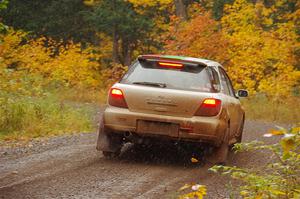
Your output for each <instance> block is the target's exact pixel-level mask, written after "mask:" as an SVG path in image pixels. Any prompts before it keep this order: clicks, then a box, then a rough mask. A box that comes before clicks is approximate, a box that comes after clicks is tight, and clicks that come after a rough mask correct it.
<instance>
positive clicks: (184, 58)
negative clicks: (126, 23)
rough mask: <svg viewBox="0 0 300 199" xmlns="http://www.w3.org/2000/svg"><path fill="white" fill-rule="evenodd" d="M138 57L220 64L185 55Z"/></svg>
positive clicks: (212, 64) (141, 56)
mask: <svg viewBox="0 0 300 199" xmlns="http://www.w3.org/2000/svg"><path fill="white" fill-rule="evenodd" d="M139 58H153V59H155V58H156V59H172V60H180V61H189V62H197V63H201V64H205V65H207V66H221V67H222V65H221V64H219V63H218V62H215V61H212V60H208V59H202V58H195V57H186V56H175V55H154V54H148V55H140V56H139Z"/></svg>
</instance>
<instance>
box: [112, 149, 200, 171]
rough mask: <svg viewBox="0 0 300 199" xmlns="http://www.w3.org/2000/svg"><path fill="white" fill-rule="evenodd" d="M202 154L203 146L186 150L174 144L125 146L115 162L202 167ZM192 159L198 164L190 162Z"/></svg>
mask: <svg viewBox="0 0 300 199" xmlns="http://www.w3.org/2000/svg"><path fill="white" fill-rule="evenodd" d="M204 153H205V147H204V146H200V147H197V148H187V147H184V146H180V145H174V144H160V145H158V144H156V145H146V146H140V145H134V144H126V145H125V146H124V147H123V149H122V153H121V154H120V156H119V157H118V158H117V159H116V161H122V162H130V163H142V164H150V165H167V166H179V167H201V166H203V165H204ZM192 158H193V159H194V160H197V161H198V162H192Z"/></svg>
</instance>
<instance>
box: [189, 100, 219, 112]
mask: <svg viewBox="0 0 300 199" xmlns="http://www.w3.org/2000/svg"><path fill="white" fill-rule="evenodd" d="M220 110H221V100H219V99H214V98H207V99H205V100H204V101H203V102H202V104H201V106H200V108H199V109H198V111H197V112H196V114H195V115H196V116H216V115H218V113H219V112H220Z"/></svg>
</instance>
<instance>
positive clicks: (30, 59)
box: [0, 29, 101, 92]
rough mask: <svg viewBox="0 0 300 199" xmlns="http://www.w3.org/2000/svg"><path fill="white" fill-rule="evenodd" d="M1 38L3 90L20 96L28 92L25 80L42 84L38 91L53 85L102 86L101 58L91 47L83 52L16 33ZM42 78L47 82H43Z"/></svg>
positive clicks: (78, 46)
mask: <svg viewBox="0 0 300 199" xmlns="http://www.w3.org/2000/svg"><path fill="white" fill-rule="evenodd" d="M0 36H1V38H0V39H1V40H2V41H3V43H2V44H1V52H0V59H1V60H3V62H1V63H0V78H1V81H3V83H2V82H1V85H0V89H5V90H6V91H14V92H16V91H17V90H18V89H22V88H25V87H24V86H25V85H24V84H25V83H24V81H23V79H29V78H30V79H31V80H30V81H31V84H34V82H36V81H37V80H38V81H39V83H37V85H35V86H38V87H41V86H43V85H47V84H48V83H50V82H55V84H57V83H59V84H64V85H65V86H83V87H92V88H96V87H98V86H101V75H100V73H99V72H98V71H99V70H100V64H99V61H98V59H99V58H98V56H97V55H95V54H94V53H93V50H94V49H92V48H90V47H87V48H85V49H83V48H82V47H81V45H80V44H75V43H73V42H69V43H68V44H66V45H62V44H61V43H60V42H55V41H53V40H51V39H46V38H44V37H41V38H37V39H35V40H29V39H27V38H26V33H24V32H22V31H14V30H12V29H11V30H9V32H8V33H7V34H5V35H0ZM45 44H47V47H45V46H46V45H45ZM99 57H100V56H99ZM28 75H29V77H27V76H28ZM39 77H43V79H42V80H39V79H38V78H39ZM28 83H30V82H28ZM38 84H39V85H38ZM24 91H26V89H24Z"/></svg>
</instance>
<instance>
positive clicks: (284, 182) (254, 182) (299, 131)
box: [210, 127, 300, 199]
mask: <svg viewBox="0 0 300 199" xmlns="http://www.w3.org/2000/svg"><path fill="white" fill-rule="evenodd" d="M264 136H265V137H271V136H281V139H280V141H279V142H278V143H276V144H271V145H266V144H264V143H261V142H257V141H253V142H250V143H245V144H244V143H241V144H236V145H235V146H234V149H235V150H236V151H237V152H241V151H250V150H268V151H270V152H272V154H273V155H272V156H270V157H272V161H271V163H268V165H267V169H261V170H259V169H260V168H257V169H256V170H253V169H252V170H250V169H246V168H238V167H232V166H214V167H212V168H210V170H211V171H213V172H221V173H222V174H225V175H230V176H231V177H232V178H233V179H237V180H240V181H242V182H243V184H242V186H240V187H239V188H238V189H239V194H240V195H241V196H242V197H243V198H247V199H250V198H279V199H280V198H295V199H296V198H300V128H299V127H295V128H291V129H290V130H285V129H283V128H281V129H280V130H273V131H271V132H270V133H268V134H265V135H264Z"/></svg>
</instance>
